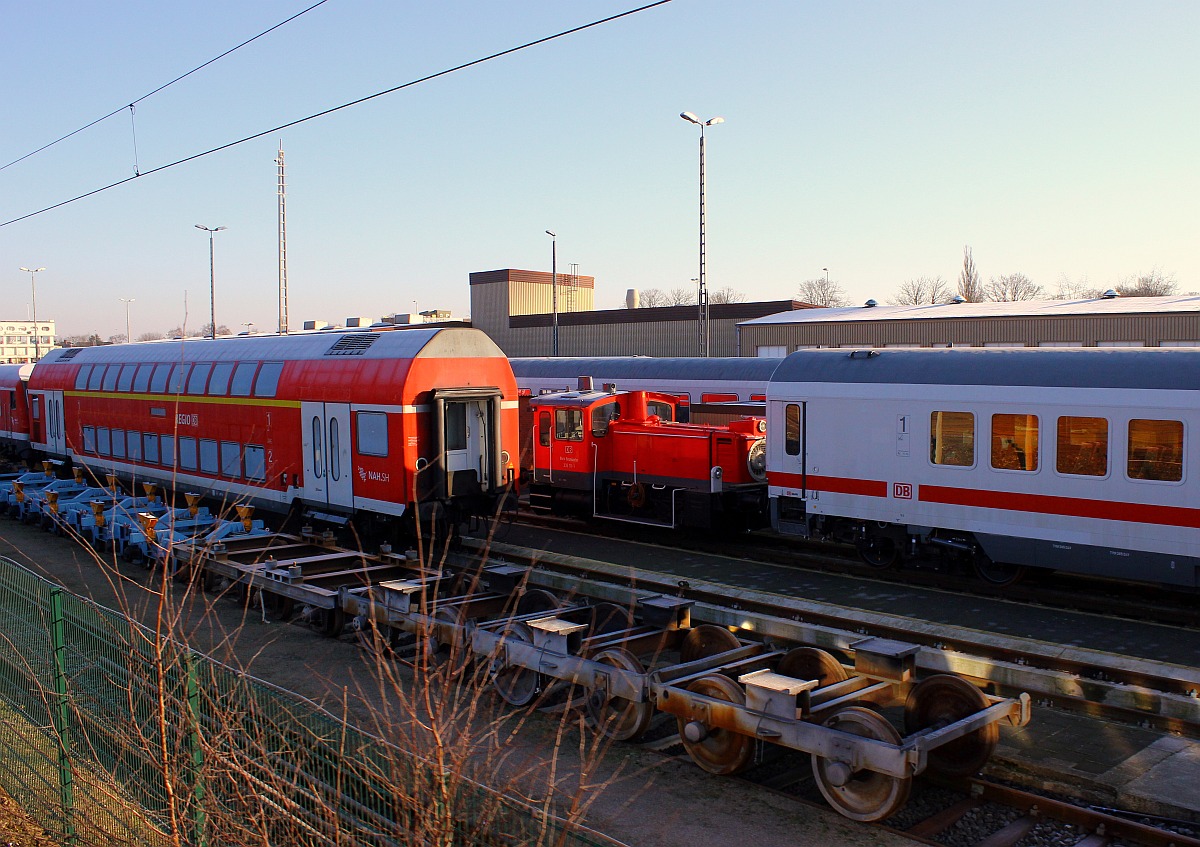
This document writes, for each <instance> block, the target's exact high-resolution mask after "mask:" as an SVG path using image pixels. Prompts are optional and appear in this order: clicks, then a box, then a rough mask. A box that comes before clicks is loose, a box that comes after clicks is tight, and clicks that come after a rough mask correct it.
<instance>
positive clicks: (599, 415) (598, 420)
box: [592, 401, 621, 438]
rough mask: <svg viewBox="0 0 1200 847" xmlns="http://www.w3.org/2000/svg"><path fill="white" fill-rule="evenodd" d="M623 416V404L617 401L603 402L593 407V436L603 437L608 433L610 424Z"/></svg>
mask: <svg viewBox="0 0 1200 847" xmlns="http://www.w3.org/2000/svg"><path fill="white" fill-rule="evenodd" d="M619 417H621V404H620V403H617V402H615V401H614V402H612V403H602V404H601V405H599V406H593V407H592V436H593V437H595V438H603V437H604V436H606V435H608V425H609V423H610V422H612V421H615V420H616V419H617V418H619Z"/></svg>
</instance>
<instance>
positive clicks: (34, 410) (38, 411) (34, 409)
mask: <svg viewBox="0 0 1200 847" xmlns="http://www.w3.org/2000/svg"><path fill="white" fill-rule="evenodd" d="M29 416H30V417H31V418H33V419H34V420H35V421H40V420H41V419H42V398H41V397H30V398H29Z"/></svg>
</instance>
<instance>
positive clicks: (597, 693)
mask: <svg viewBox="0 0 1200 847" xmlns="http://www.w3.org/2000/svg"><path fill="white" fill-rule="evenodd" d="M592 660H593V661H595V662H601V663H602V664H605V665H611V666H612V667H614V668H618V669H620V670H623V671H628V672H630V673H635V674H643V673H645V672H646V670H645V668H643V667H642V663H641V662H639V661H638V660H637V657H636V656H634V655H633V654H632V653H630V652H629V651H628V650H621V649H620V648H616V649H613V650H602V651H601V652H599V653H597V654H596V655H595V656H593V657H592ZM587 711H588V715H589V716H590V717H591V719H592V722H593V723H594V724H595V725H596V727H597V728H598V729H599V730H600V731H601V732H603V733H604V734H605V735H607V736H608V737H609V738H611V739H613V740H614V741H633V740H636V739H638V738H641V736H642V733H644V732H645V731H646V728H647V727H648V726H650V721H651V719H652V718H653V717H654V705H653V704H652V703H650V702H648V701H642V702H640V703H635V702H633V701H632V700H626V699H625V698H624V697H614V696H613V695H612V694H610V693H609V691H608V689H607V688H601V687H594V688H592V689H591V690H590V691H588V695H587Z"/></svg>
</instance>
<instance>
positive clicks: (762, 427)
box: [756, 421, 767, 432]
mask: <svg viewBox="0 0 1200 847" xmlns="http://www.w3.org/2000/svg"><path fill="white" fill-rule="evenodd" d="M756 429H758V431H759V432H766V431H767V422H766V421H759V422H758V426H757V427H756Z"/></svg>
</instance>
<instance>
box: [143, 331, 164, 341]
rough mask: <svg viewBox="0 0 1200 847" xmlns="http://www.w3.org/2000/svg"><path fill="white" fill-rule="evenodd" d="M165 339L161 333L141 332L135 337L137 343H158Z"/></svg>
mask: <svg viewBox="0 0 1200 847" xmlns="http://www.w3.org/2000/svg"><path fill="white" fill-rule="evenodd" d="M163 338H166V336H165V335H163V334H162V333H161V332H143V333H142V334H141V335H139V336H138V337H137V340H138V341H159V340H161V339H163Z"/></svg>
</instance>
